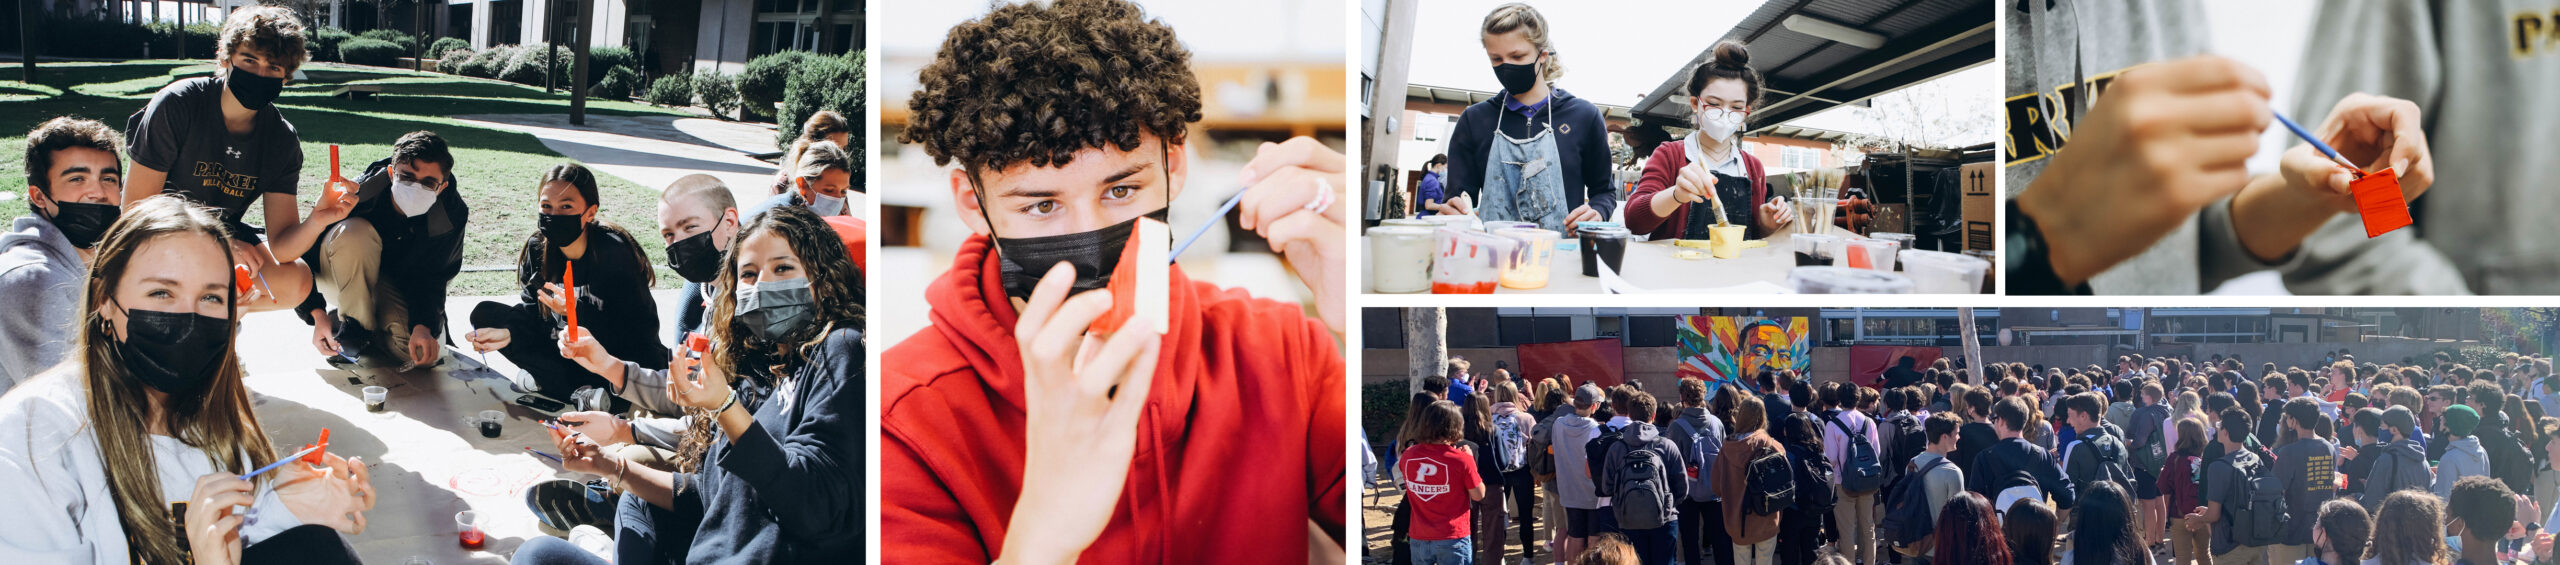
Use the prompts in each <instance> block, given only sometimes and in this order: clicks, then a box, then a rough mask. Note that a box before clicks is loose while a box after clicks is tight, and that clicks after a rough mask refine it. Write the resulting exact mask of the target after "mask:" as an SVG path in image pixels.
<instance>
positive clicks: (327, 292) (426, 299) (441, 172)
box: [294, 131, 471, 366]
mask: <svg viewBox="0 0 2560 565" xmlns="http://www.w3.org/2000/svg"><path fill="white" fill-rule="evenodd" d="M355 182H356V190H355V199H356V204H355V211H353V212H350V213H348V215H347V219H345V220H341V221H339V222H338V223H337V224H335V225H330V226H326V228H327V229H326V230H325V231H323V232H322V233H321V236H320V244H319V245H315V246H312V248H311V251H310V252H308V253H304V254H303V257H302V261H303V263H305V264H308V265H310V266H311V269H312V281H313V286H314V287H315V288H316V289H317V291H316V292H312V293H311V294H310V297H309V298H305V299H303V301H302V305H301V306H299V307H296V308H294V313H296V314H300V315H302V319H303V321H305V322H310V323H311V345H312V347H313V348H315V349H318V350H319V351H320V354H321V355H323V356H327V357H331V358H332V361H342V362H353V360H354V359H356V358H358V357H361V354H360V352H374V353H388V354H390V355H391V358H392V359H396V360H399V361H400V362H401V364H402V365H403V366H433V365H435V364H436V363H437V362H438V361H439V360H441V359H442V358H443V357H444V345H443V340H442V338H443V337H444V328H445V318H444V316H445V312H444V296H445V288H446V287H448V286H450V285H451V284H452V283H453V277H454V275H456V274H460V273H461V272H462V241H463V227H464V225H465V224H468V223H469V222H470V220H471V206H470V205H469V204H466V203H464V202H463V201H462V193H461V192H458V191H457V190H456V186H457V185H458V183H460V182H461V181H460V180H459V179H456V178H454V176H453V152H452V150H450V149H448V148H447V147H446V146H445V142H444V138H443V137H441V136H438V135H436V134H435V132H431V131H415V132H409V133H408V134H407V135H402V136H400V139H399V140H397V141H393V142H391V156H390V157H388V158H385V159H382V160H380V161H374V162H373V164H372V165H367V166H365V169H364V173H363V174H362V175H358V176H357V177H356V178H355ZM330 303H336V304H337V305H338V307H337V308H336V309H334V310H333V309H330V308H329V307H328V306H329V304H330Z"/></svg>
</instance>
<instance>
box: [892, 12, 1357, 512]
mask: <svg viewBox="0 0 2560 565" xmlns="http://www.w3.org/2000/svg"><path fill="white" fill-rule="evenodd" d="M943 45H944V47H943V49H942V51H941V52H940V53H938V54H937V55H936V56H935V59H934V61H933V62H931V63H930V64H928V65H927V66H926V67H925V68H924V69H923V71H922V72H921V74H920V76H919V77H918V79H919V80H918V82H919V84H920V87H919V88H918V89H917V91H916V93H915V95H914V96H913V98H911V99H910V101H909V108H910V110H911V112H912V113H913V116H914V117H913V122H911V123H910V124H909V126H908V129H907V130H906V132H905V133H904V134H903V141H905V142H907V143H913V144H916V145H918V146H920V147H921V148H922V149H923V150H924V151H925V152H926V153H928V154H930V155H933V156H934V158H935V160H936V162H938V163H942V164H951V163H953V162H954V161H956V162H957V163H958V165H959V166H958V167H957V168H955V169H953V170H952V171H951V173H950V177H949V178H950V183H951V185H950V186H951V193H950V194H951V198H952V200H953V201H954V203H955V205H956V206H957V208H958V210H959V213H960V216H961V219H962V221H963V222H965V223H967V224H968V226H969V228H970V229H971V231H974V232H976V235H974V236H972V237H971V238H969V240H968V241H967V242H965V243H963V244H962V245H961V248H960V251H959V253H958V256H957V257H955V258H954V259H953V261H952V267H951V270H950V271H948V272H946V273H944V274H943V275H942V276H941V278H940V279H938V280H936V281H935V282H934V283H933V284H932V285H930V286H929V287H928V290H927V291H926V296H925V298H926V300H927V301H928V303H929V304H930V306H931V313H930V316H931V321H932V325H931V326H930V327H928V328H926V329H924V330H922V331H919V332H917V333H916V334H915V335H914V336H912V337H910V338H908V339H907V340H906V341H905V342H903V343H900V344H898V345H897V346H896V347H893V348H891V349H890V350H888V351H886V352H884V353H883V354H882V356H881V358H882V364H883V366H884V369H885V371H884V373H885V381H884V382H883V383H882V385H881V391H882V394H883V397H882V398H883V400H882V401H881V434H882V438H881V439H882V447H881V449H880V458H881V473H882V485H881V492H883V493H885V494H884V496H883V500H882V505H883V508H882V511H881V529H882V533H881V539H882V541H883V543H884V545H883V547H882V555H883V556H884V558H885V559H887V560H889V561H893V562H899V563H987V562H990V561H1004V562H1038V563H1064V562H1068V561H1072V560H1078V559H1081V560H1083V561H1086V562H1103V563H1210V562H1216V563H1261V562H1282V563H1296V562H1302V561H1305V560H1307V559H1309V557H1310V555H1311V554H1329V555H1340V552H1341V549H1340V547H1341V545H1340V544H1341V543H1342V542H1341V540H1342V539H1343V538H1344V536H1345V533H1344V532H1343V530H1342V528H1343V525H1344V519H1345V517H1344V516H1343V515H1342V509H1343V504H1342V500H1343V496H1344V494H1345V493H1344V489H1345V488H1346V486H1347V485H1346V483H1345V480H1344V477H1345V476H1346V471H1345V469H1346V467H1345V466H1344V461H1343V452H1344V443H1345V442H1346V441H1347V440H1348V439H1349V436H1348V435H1347V431H1346V429H1345V413H1344V398H1343V393H1342V391H1343V378H1344V371H1343V361H1342V358H1341V353H1340V351H1339V350H1338V348H1337V345H1336V339H1337V338H1336V335H1337V332H1338V331H1339V330H1338V329H1333V328H1338V327H1339V323H1338V321H1339V320H1340V319H1341V305H1340V304H1341V298H1340V294H1339V293H1340V291H1341V288H1342V282H1341V280H1342V279H1343V278H1344V276H1343V274H1342V273H1341V271H1340V269H1341V265H1342V262H1341V260H1340V257H1339V255H1340V253H1341V249H1342V242H1341V239H1342V238H1341V236H1342V234H1343V224H1342V219H1341V214H1342V211H1343V210H1342V209H1343V208H1344V207H1342V206H1331V205H1330V204H1329V203H1330V202H1332V201H1334V199H1336V198H1338V197H1337V196H1336V193H1334V192H1333V190H1334V189H1335V187H1338V186H1347V184H1345V183H1346V180H1347V179H1346V178H1344V177H1343V174H1342V170H1343V169H1342V157H1341V155H1340V154H1339V153H1335V152H1333V151H1331V150H1327V149H1325V148H1323V147H1322V146H1321V145H1319V144H1317V143H1315V142H1314V141H1312V140H1308V139H1297V140H1291V141H1289V142H1287V143H1283V144H1278V145H1266V146H1264V147H1263V148H1262V150H1261V153H1260V155H1258V156H1257V157H1256V158H1255V160H1254V161H1253V162H1252V163H1250V164H1248V165H1247V166H1246V167H1245V173H1244V175H1243V176H1244V177H1245V178H1244V179H1242V181H1241V182H1242V183H1244V184H1248V185H1251V186H1252V188H1251V189H1250V190H1248V191H1247V192H1245V199H1244V202H1243V204H1242V205H1241V207H1240V208H1239V211H1240V214H1241V215H1242V218H1241V222H1240V223H1241V224H1242V225H1243V226H1244V227H1245V228H1247V229H1252V230H1255V231H1256V232H1257V233H1259V234H1261V235H1263V236H1264V237H1265V238H1266V239H1268V240H1270V241H1271V243H1272V247H1273V248H1274V249H1276V250H1279V251H1281V253H1282V258H1283V259H1284V260H1285V261H1286V262H1287V263H1288V264H1289V266H1290V267H1291V269H1293V270H1294V271H1295V274H1296V275H1297V276H1298V278H1299V279H1300V280H1301V281H1304V282H1306V283H1307V284H1308V285H1309V287H1310V288H1312V289H1314V290H1315V294H1316V301H1317V302H1318V306H1317V307H1316V308H1315V310H1316V311H1317V312H1318V313H1319V314H1320V316H1321V318H1317V317H1309V316H1308V315H1307V314H1306V313H1305V308H1304V307H1302V306H1300V305H1298V304H1291V303H1283V302H1276V301H1271V300H1265V299H1257V298H1253V297H1251V296H1249V295H1247V294H1246V293H1244V292H1243V291H1241V290H1230V289H1224V288H1219V287H1218V286H1216V285H1213V284H1210V283H1207V282H1200V281H1194V280H1191V279H1190V278H1189V277H1187V276H1185V275H1184V274H1183V272H1182V270H1181V269H1180V268H1179V267H1175V268H1173V269H1172V271H1171V273H1170V274H1169V275H1168V279H1169V281H1170V290H1169V291H1168V292H1166V296H1165V297H1164V300H1166V301H1167V309H1168V310H1169V312H1170V313H1169V315H1168V316H1167V318H1166V320H1167V322H1166V324H1165V325H1164V326H1163V327H1151V326H1153V325H1154V324H1153V323H1151V322H1148V321H1146V320H1144V319H1141V318H1132V319H1131V320H1130V322H1128V324H1127V325H1126V326H1123V327H1120V328H1117V331H1116V332H1111V331H1094V329H1093V323H1094V321H1095V320H1096V319H1097V318H1098V317H1100V316H1101V315H1102V313H1103V312H1104V311H1105V310H1108V309H1110V308H1111V307H1112V305H1113V304H1112V303H1113V301H1114V298H1113V297H1112V296H1111V293H1109V292H1089V291H1090V290H1092V289H1097V288H1102V287H1104V286H1106V285H1107V284H1108V281H1109V280H1110V279H1111V278H1112V275H1111V272H1110V271H1111V265H1113V264H1114V263H1116V262H1117V259H1118V258H1119V257H1120V256H1121V254H1120V253H1119V250H1120V249H1121V248H1122V247H1123V246H1124V244H1126V243H1127V241H1128V239H1129V237H1130V235H1129V234H1130V233H1131V232H1132V231H1138V230H1134V229H1133V228H1132V226H1135V225H1136V222H1137V220H1138V219H1139V218H1140V217H1142V216H1149V215H1153V214H1157V213H1159V212H1160V211H1162V210H1163V207H1164V206H1165V204H1166V203H1167V202H1168V201H1170V200H1171V198H1172V197H1174V196H1175V195H1177V194H1178V193H1179V192H1180V190H1181V188H1182V186H1183V183H1184V182H1185V180H1186V177H1185V173H1186V171H1187V169H1188V166H1189V165H1188V160H1187V158H1186V152H1185V151H1184V145H1183V144H1184V142H1185V140H1186V137H1185V133H1186V129H1187V128H1188V127H1189V124H1190V123H1191V122H1193V121H1197V120H1199V119H1200V116H1201V114H1200V100H1201V98H1200V86H1199V80H1198V79H1197V78H1195V77H1194V76H1193V75H1192V74H1191V71H1190V68H1189V54H1188V53H1187V52H1186V51H1185V50H1184V49H1183V47H1182V46H1181V43H1180V42H1179V41H1178V39H1177V38H1176V37H1175V36H1174V33H1173V30H1172V29H1171V28H1170V27H1167V26H1166V25H1164V24H1162V23H1160V22H1156V21H1150V20H1148V19H1147V18H1146V17H1145V16H1144V15H1143V14H1141V13H1140V12H1139V10H1138V8H1137V7H1136V6H1134V5H1131V4H1129V3H1127V2H1125V1H1123V0H1058V1H1055V2H1048V3H1023V4H1007V5H1003V6H998V7H996V8H994V9H993V10H991V11H990V12H989V13H987V14H986V15H984V16H981V17H979V18H977V19H974V20H971V21H968V22H963V23H961V24H960V25H958V26H956V27H954V28H952V30H951V31H950V33H949V37H948V38H947V39H946V40H945V42H944V43H943ZM1214 182H1215V184H1216V185H1226V184H1227V183H1228V182H1231V181H1227V180H1225V179H1218V180H1217V181H1214ZM1175 231H1176V232H1184V231H1188V230H1185V229H1176V230H1175ZM1043 273H1046V275H1045V276H1044V275H1043ZM1070 290H1073V291H1077V292H1075V293H1074V296H1073V297H1072V298H1069V295H1070V292H1069V291H1070ZM1158 332H1161V333H1160V334H1159V333H1158Z"/></svg>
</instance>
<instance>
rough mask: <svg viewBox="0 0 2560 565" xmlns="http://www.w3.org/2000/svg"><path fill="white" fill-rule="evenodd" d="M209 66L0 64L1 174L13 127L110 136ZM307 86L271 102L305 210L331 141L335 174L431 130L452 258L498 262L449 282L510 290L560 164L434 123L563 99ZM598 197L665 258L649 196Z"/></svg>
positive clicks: (413, 75) (376, 74) (325, 172)
mask: <svg viewBox="0 0 2560 565" xmlns="http://www.w3.org/2000/svg"><path fill="white" fill-rule="evenodd" d="M212 71H213V67H212V65H211V64H209V63H207V62H204V61H197V60H175V59H159V60H135V61H124V62H115V63H74V62H56V63H39V64H38V65H37V68H36V75H37V81H36V83H35V84H28V83H26V82H25V81H24V80H23V78H22V77H21V73H20V72H19V67H18V65H15V64H11V65H7V66H5V67H0V81H6V82H0V134H5V135H0V179H22V178H26V171H25V170H24V169H25V166H26V165H25V161H24V158H23V155H24V154H25V151H26V136H25V135H24V132H25V131H27V130H29V129H32V128H34V127H35V126H36V124H39V123H43V122H44V121H45V120H48V119H52V118H53V117H55V116H66V115H69V116H82V117H87V118H91V119H95V120H98V121H102V122H106V123H107V125H109V126H112V127H115V128H117V129H118V130H119V131H121V130H122V129H123V128H124V123H125V118H126V117H127V116H130V115H132V114H133V113H134V112H137V111H141V110H142V106H143V105H144V104H146V103H148V102H150V99H151V96H152V94H154V93H157V92H159V90H160V88H161V87H163V86H166V85H168V84H169V83H170V82H172V81H175V80H177V79H182V78H187V77H193V76H202V75H207V74H210V73H211V72H212ZM303 72H304V73H305V74H307V75H308V76H309V77H310V78H309V80H301V81H293V82H291V83H288V84H287V85H286V87H285V91H284V95H283V96H282V97H280V98H278V99H277V100H276V104H277V105H278V106H280V107H281V108H283V112H284V117H285V120H286V121H290V122H292V123H293V126H294V129H295V130H296V131H297V132H298V133H300V134H301V137H302V154H303V167H302V180H301V182H300V183H299V184H300V186H301V190H300V191H299V192H300V196H301V198H300V200H301V201H302V209H303V210H304V212H305V213H308V212H309V210H310V209H311V206H312V205H313V203H314V202H316V201H317V199H318V195H319V192H320V191H319V187H320V183H321V182H322V181H325V180H327V179H328V178H329V145H331V144H336V145H338V146H339V151H340V153H341V159H342V160H343V166H344V167H345V173H344V174H345V175H347V176H348V177H351V178H352V177H354V176H356V175H357V174H359V173H362V172H363V169H364V166H365V165H368V164H371V163H372V162H373V161H374V160H377V159H381V158H383V157H387V156H389V155H390V153H391V142H392V140H394V139H396V138H398V137H399V136H400V135H401V134H404V133H408V132H411V131H416V130H422V129H423V130H432V131H434V132H436V133H437V134H440V135H443V136H444V138H445V141H447V142H448V143H450V144H451V146H452V147H453V153H454V160H455V167H454V168H455V171H454V178H455V179H456V180H457V181H459V184H458V185H457V186H459V187H460V188H461V190H462V191H463V192H462V194H463V196H464V198H465V199H467V200H468V201H469V202H470V203H471V225H470V227H469V228H468V230H469V231H468V233H469V234H470V235H469V241H468V242H467V243H466V244H465V245H464V246H463V258H462V262H463V265H465V266H466V268H469V267H487V266H496V267H505V270H502V271H490V272H476V273H473V272H466V273H463V274H462V276H461V277H459V278H457V279H456V280H455V281H454V284H453V288H452V289H451V292H452V293H453V294H454V295H457V296H468V295H513V294H516V292H517V287H516V286H515V278H514V276H515V275H514V265H515V259H516V253H517V251H519V250H521V249H522V248H523V246H524V241H525V238H526V237H528V236H530V235H531V234H533V232H534V220H535V219H536V218H537V216H538V215H539V214H540V213H539V212H538V211H537V210H536V204H537V197H536V196H535V192H534V191H535V180H534V179H537V178H540V177H541V174H542V171H543V169H546V168H549V167H550V166H552V165H555V164H559V163H563V162H567V161H568V159H567V158H565V157H561V156H560V154H558V153H553V152H552V151H551V150H550V149H547V148H544V147H543V146H542V142H541V141H539V140H536V139H535V138H534V137H533V136H532V135H528V134H524V133H518V132H513V131H506V130H499V129H491V128H487V127H480V126H475V125H468V124H464V123H462V122H458V121H454V120H452V119H449V118H446V117H444V116H451V115H461V114H565V113H568V111H569V96H568V94H567V93H566V91H565V89H563V92H562V93H560V94H544V93H543V92H542V89H541V88H537V87H528V86H523V85H518V84H514V83H509V82H503V81H495V80H487V79H477V78H468V77H460V76H453V75H446V74H438V73H426V72H403V71H400V70H396V69H389V68H378V67H360V66H349V65H339V64H331V63H312V64H309V65H305V66H304V68H303ZM347 84H379V85H384V86H386V87H387V88H388V91H387V92H385V93H383V94H380V95H377V96H375V97H374V98H373V99H372V100H365V101H355V100H347V99H342V98H332V97H330V96H329V93H330V92H331V91H333V90H336V89H337V88H338V87H340V86H344V85H347ZM587 112H588V113H590V114H594V115H622V116H634V115H679V116H682V115H689V114H685V113H684V112H681V111H677V110H671V109H666V108H659V107H654V106H649V105H645V104H637V103H631V102H612V101H600V100H589V101H588V102H587ZM596 180H597V182H598V183H600V185H601V186H600V187H599V188H600V190H601V191H602V199H603V201H604V211H603V218H604V219H605V220H606V221H609V222H613V223H616V224H620V225H622V226H623V227H624V228H626V229H629V230H631V231H632V232H633V235H635V236H637V239H639V240H640V242H641V243H642V245H644V246H645V247H647V249H648V252H649V258H650V260H652V261H654V262H657V263H659V264H664V263H665V261H666V250H665V244H664V243H663V242H661V241H659V240H658V237H657V236H656V233H657V225H658V223H657V219H656V218H657V200H658V196H657V189H656V187H642V186H640V185H637V184H633V183H631V182H630V181H627V180H623V179H622V178H620V177H615V176H613V175H609V174H605V173H603V172H602V171H598V172H597V173H596ZM0 192H6V193H8V194H7V196H6V199H5V200H0V221H5V218H14V217H18V216H23V215H26V214H27V203H26V197H25V193H24V192H21V191H20V190H19V189H16V188H15V187H14V186H12V189H11V190H7V191H0ZM263 216H264V214H263V213H261V212H260V207H257V206H251V207H250V212H249V217H248V219H247V220H248V222H249V223H250V224H252V225H262V224H263V223H264V220H263V219H261V218H262V217H263ZM657 274H658V280H657V287H658V288H675V287H677V286H681V285H682V284H683V281H682V280H680V279H678V278H677V277H676V276H675V273H674V272H673V271H670V270H668V269H658V273H657Z"/></svg>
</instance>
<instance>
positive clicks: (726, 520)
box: [514, 209, 870, 565]
mask: <svg viewBox="0 0 2560 565" xmlns="http://www.w3.org/2000/svg"><path fill="white" fill-rule="evenodd" d="M738 238H739V239H738V241H736V242H734V243H732V244H731V249H734V250H736V252H735V253H734V254H733V255H732V257H731V259H730V261H729V262H728V265H727V266H726V267H724V268H723V269H722V270H721V273H720V278H719V282H718V284H717V285H715V286H714V287H713V288H715V289H716V292H715V293H714V296H715V298H714V302H713V304H712V308H711V317H710V320H709V321H710V324H709V327H710V328H711V333H710V339H711V340H712V341H713V343H714V346H713V347H712V350H711V354H710V355H709V356H706V357H704V358H702V359H701V360H699V361H698V362H692V363H688V365H691V364H694V363H698V364H699V367H700V368H699V369H698V370H692V369H689V368H686V367H680V368H679V369H678V370H679V371H682V372H679V373H675V374H671V375H669V376H667V377H666V382H667V383H668V385H667V386H668V393H669V394H670V395H672V396H673V401H674V403H675V404H677V405H679V406H681V407H682V408H683V410H684V412H685V413H686V414H687V415H688V416H689V418H688V420H687V422H688V424H689V427H688V429H686V431H685V433H684V437H683V439H682V440H681V441H680V442H679V444H678V447H677V449H676V450H675V451H676V457H675V465H676V467H677V469H678V471H676V472H672V473H671V472H666V471H660V470H657V469H652V468H649V467H647V466H642V465H636V464H632V463H630V462H628V461H625V460H622V459H621V458H619V457H618V456H616V455H615V454H614V453H613V452H609V451H606V450H604V449H603V446H602V445H601V444H602V443H603V442H602V441H599V440H597V439H595V438H589V437H587V436H585V435H584V434H563V433H561V432H556V431H555V432H553V437H554V440H555V443H557V444H558V447H559V448H560V452H561V456H562V457H564V458H566V461H564V462H563V463H562V464H561V467H562V468H564V469H567V470H570V471H576V472H582V473H591V474H596V475H602V476H605V477H609V478H611V479H612V480H613V481H614V483H615V484H617V485H618V486H620V487H622V489H623V492H624V495H623V499H622V501H621V502H620V503H619V508H618V510H617V512H616V513H615V518H614V526H615V528H614V529H615V532H614V545H615V551H614V553H615V559H613V560H612V562H613V563H670V562H690V561H699V560H709V559H714V558H717V559H737V560H740V561H742V562H751V563H838V562H842V561H844V560H845V559H847V556H858V555H862V553H863V548H862V544H863V540H864V538H865V534H864V532H863V522H864V517H865V516H868V515H869V513H870V510H869V507H868V506H866V505H865V504H864V502H863V501H864V498H865V497H864V494H863V492H864V487H863V485H864V484H865V482H866V481H865V479H864V476H863V469H864V464H863V457H864V455H863V453H864V448H863V445H862V442H863V441H864V439H865V438H864V431H863V430H864V426H863V421H862V414H863V394H862V391H863V386H864V383H866V382H867V381H866V380H865V379H864V378H863V376H864V375H863V367H864V365H863V358H864V355H863V347H864V346H863V343H862V328H863V322H864V320H863V308H862V305H863V282H862V280H863V279H862V272H861V270H860V269H856V268H854V266H853V261H852V260H851V258H850V256H849V255H848V254H847V253H846V252H845V250H844V243H843V241H842V240H841V239H838V238H837V237H836V235H835V233H834V230H833V229H831V228H829V227H828V226H827V224H826V222H825V221H823V220H820V219H819V218H818V217H817V216H815V215H812V214H810V213H808V211H806V210H798V209H782V210H776V211H774V212H771V213H767V214H765V215H763V216H759V217H757V218H756V219H755V220H754V221H750V222H748V223H747V226H746V228H745V229H744V230H742V231H740V233H739V236H738ZM599 321H600V322H603V321H602V320H601V319H600V320H599ZM604 323H611V322H604ZM581 324H582V325H583V324H584V320H581ZM583 331H584V330H582V332H583ZM644 331H645V330H644ZM582 339H583V338H582ZM589 349H590V350H592V349H594V348H593V347H590V348H589ZM605 349H607V350H610V348H609V347H608V348H605ZM514 563H517V564H519V565H527V564H554V563H570V564H602V563H606V561H605V560H603V559H600V558H597V557H596V556H594V555H592V554H588V553H586V552H585V551H584V550H581V549H578V548H577V547H576V546H575V545H572V544H570V543H569V542H567V541H566V540H561V539H558V538H552V537H547V536H546V537H540V538H535V539H534V540H533V541H531V542H528V543H526V544H525V546H524V547H523V548H522V549H519V550H517V552H516V555H515V558H514Z"/></svg>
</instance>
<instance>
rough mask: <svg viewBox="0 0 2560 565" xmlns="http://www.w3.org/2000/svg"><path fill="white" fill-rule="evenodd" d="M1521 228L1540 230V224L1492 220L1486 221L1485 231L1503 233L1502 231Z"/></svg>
mask: <svg viewBox="0 0 2560 565" xmlns="http://www.w3.org/2000/svg"><path fill="white" fill-rule="evenodd" d="M1520 228H1528V229H1538V223H1537V222H1519V221H1512V220H1490V221H1486V222H1485V223H1484V231H1485V233H1501V232H1502V230H1508V229H1520Z"/></svg>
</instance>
